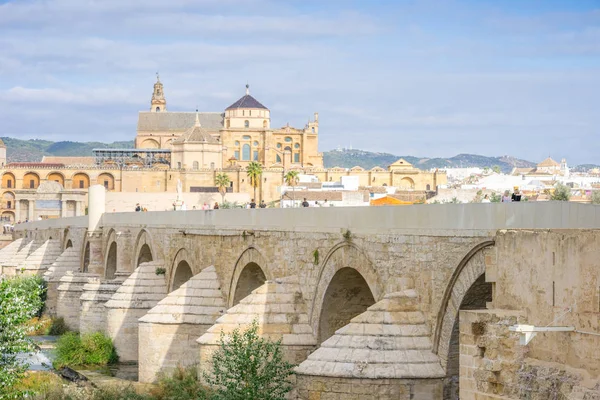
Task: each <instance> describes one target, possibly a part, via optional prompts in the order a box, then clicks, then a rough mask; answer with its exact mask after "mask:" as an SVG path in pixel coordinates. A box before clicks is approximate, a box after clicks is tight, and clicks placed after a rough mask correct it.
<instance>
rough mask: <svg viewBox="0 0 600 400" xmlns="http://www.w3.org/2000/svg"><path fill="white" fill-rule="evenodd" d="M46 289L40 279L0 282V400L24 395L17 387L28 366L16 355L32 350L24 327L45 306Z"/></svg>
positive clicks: (29, 327)
mask: <svg viewBox="0 0 600 400" xmlns="http://www.w3.org/2000/svg"><path fill="white" fill-rule="evenodd" d="M45 291H46V289H45V286H44V284H43V281H42V280H41V278H39V277H18V278H10V279H4V280H0V399H20V398H23V396H24V395H25V393H24V392H23V390H22V389H20V388H19V387H18V384H19V381H20V380H21V379H22V378H23V376H24V372H25V371H26V369H27V365H26V364H25V363H24V362H23V361H22V360H19V359H17V355H18V354H19V353H23V352H30V351H33V350H34V349H35V346H34V344H33V342H32V341H31V339H29V338H28V337H27V333H28V332H29V331H31V330H32V329H35V328H36V327H35V326H33V327H32V326H31V325H27V322H28V321H29V320H31V319H32V318H33V317H36V316H38V317H39V314H40V313H41V310H42V309H43V306H44V293H45Z"/></svg>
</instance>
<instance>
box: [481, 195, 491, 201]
mask: <svg viewBox="0 0 600 400" xmlns="http://www.w3.org/2000/svg"><path fill="white" fill-rule="evenodd" d="M481 202H482V203H491V201H490V198H489V197H488V195H487V194H486V195H485V196H483V200H481Z"/></svg>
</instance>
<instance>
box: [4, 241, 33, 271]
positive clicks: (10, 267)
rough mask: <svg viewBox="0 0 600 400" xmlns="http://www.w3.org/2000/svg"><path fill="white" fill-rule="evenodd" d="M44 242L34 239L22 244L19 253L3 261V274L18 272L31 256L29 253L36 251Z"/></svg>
mask: <svg viewBox="0 0 600 400" xmlns="http://www.w3.org/2000/svg"><path fill="white" fill-rule="evenodd" d="M41 245H42V242H41V241H39V240H32V241H30V242H27V243H25V245H23V246H20V248H19V251H17V253H16V254H15V255H14V256H12V257H10V258H9V259H7V260H6V261H4V262H3V263H2V271H3V274H5V275H8V276H14V275H16V274H17V270H18V269H20V268H21V267H22V266H23V263H24V262H25V260H26V259H27V257H29V255H30V254H31V253H32V252H33V251H35V249H37V248H38V247H39V246H41Z"/></svg>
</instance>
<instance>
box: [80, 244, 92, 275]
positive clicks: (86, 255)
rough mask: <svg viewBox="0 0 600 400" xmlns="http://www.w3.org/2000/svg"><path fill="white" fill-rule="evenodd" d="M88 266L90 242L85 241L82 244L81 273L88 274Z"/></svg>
mask: <svg viewBox="0 0 600 400" xmlns="http://www.w3.org/2000/svg"><path fill="white" fill-rule="evenodd" d="M89 265H90V242H89V241H87V240H86V241H85V242H84V243H83V256H82V257H81V272H88V267H89Z"/></svg>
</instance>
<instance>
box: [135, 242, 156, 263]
mask: <svg viewBox="0 0 600 400" xmlns="http://www.w3.org/2000/svg"><path fill="white" fill-rule="evenodd" d="M150 261H153V259H152V251H150V246H148V244H147V243H144V245H143V246H142V248H141V249H140V254H139V255H138V260H137V265H136V267H139V266H140V264H141V263H146V262H150Z"/></svg>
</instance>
